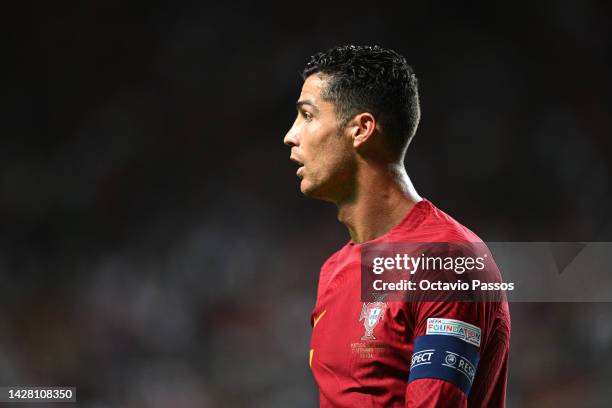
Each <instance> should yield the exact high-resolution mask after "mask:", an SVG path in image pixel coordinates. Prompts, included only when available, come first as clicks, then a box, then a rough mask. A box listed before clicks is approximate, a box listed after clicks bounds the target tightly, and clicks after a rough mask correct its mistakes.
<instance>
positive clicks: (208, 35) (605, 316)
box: [0, 0, 612, 408]
mask: <svg viewBox="0 0 612 408" xmlns="http://www.w3.org/2000/svg"><path fill="white" fill-rule="evenodd" d="M425 3H428V2H419V3H418V4H409V3H407V2H406V4H403V5H402V6H401V7H402V8H401V9H391V8H388V7H387V6H376V5H374V4H373V3H372V4H369V6H367V7H366V5H364V7H366V8H363V9H361V8H360V7H361V5H359V4H357V3H353V4H352V5H344V6H339V5H338V6H334V5H332V4H328V5H326V6H325V7H323V6H321V5H314V4H305V5H303V6H302V5H300V7H299V9H296V7H297V4H292V3H289V4H287V5H285V6H280V7H281V8H280V9H276V10H274V11H272V10H266V9H265V8H264V7H263V6H262V5H257V4H249V3H240V2H225V3H223V2H221V3H217V4H214V5H210V4H207V3H206V2H195V1H193V2H173V3H172V4H173V5H172V7H170V6H167V5H164V4H161V3H159V2H153V3H148V5H147V7H146V8H142V7H141V6H140V5H139V6H136V5H127V4H124V2H119V1H116V0H114V1H95V0H93V1H87V2H74V4H72V5H70V6H68V5H58V4H56V3H42V2H41V4H40V5H38V6H36V7H33V8H32V7H30V6H31V5H28V6H27V8H26V6H25V5H24V6H23V9H22V10H19V11H18V14H17V15H16V17H15V18H14V19H13V21H12V24H13V26H12V29H11V36H10V39H11V41H12V43H13V45H15V47H14V49H11V50H10V51H9V50H7V51H5V58H6V59H5V61H7V62H8V65H7V66H8V68H9V70H10V75H9V76H7V77H6V79H8V83H7V85H6V86H5V87H4V91H3V98H2V101H3V120H2V125H1V126H2V137H1V138H0V157H1V160H0V166H1V173H0V214H1V220H2V221H1V223H0V225H1V226H0V228H1V231H2V233H1V234H0V240H1V245H0V273H1V275H0V276H1V278H2V286H1V289H0V291H1V292H0V302H1V307H0V385H73V386H76V387H77V397H78V400H79V406H81V407H92V408H103V407H220V406H223V407H243V406H248V407H312V406H316V405H317V401H318V397H317V390H316V386H315V384H314V382H313V380H312V377H311V374H310V371H309V367H308V349H309V339H310V324H309V317H310V312H311V309H312V307H313V305H314V300H315V290H316V283H317V278H318V270H319V266H320V265H321V263H322V262H323V261H324V260H325V258H326V257H327V256H328V255H330V254H331V253H332V252H333V251H335V250H336V249H338V248H340V247H341V246H342V245H343V244H344V243H345V242H346V241H347V240H348V234H347V233H346V231H345V230H344V227H343V226H342V225H341V224H339V223H338V222H337V221H336V215H335V209H334V208H333V206H332V205H329V204H326V203H320V202H316V201H312V200H308V199H305V198H303V197H302V196H301V194H300V193H299V190H298V182H297V179H296V178H295V170H296V167H295V165H294V164H293V163H291V162H290V161H289V150H288V149H287V148H286V147H285V146H283V145H282V138H283V136H284V134H285V132H286V131H287V129H288V128H289V127H290V125H291V123H292V122H293V119H294V115H295V107H294V106H295V101H296V98H297V96H298V95H299V90H300V87H301V77H300V72H301V69H302V67H303V64H304V63H305V61H306V60H307V59H308V57H309V56H310V55H311V54H312V53H314V52H316V51H319V50H322V49H326V48H329V47H331V46H334V45H338V44H346V43H359V44H380V45H383V46H386V47H390V48H393V49H395V50H397V51H398V52H400V53H402V54H404V55H405V56H406V57H407V59H408V61H409V63H410V64H411V65H412V66H413V67H414V68H415V70H416V72H417V76H418V77H419V80H420V91H421V103H422V121H421V125H420V128H419V130H418V133H417V136H416V137H415V139H414V140H413V143H412V145H411V147H410V149H409V153H408V157H407V160H406V165H407V169H408V173H409V174H410V176H411V177H412V179H413V181H414V183H415V185H416V187H417V190H418V191H419V192H420V193H421V194H422V195H423V196H425V197H427V198H428V199H429V200H431V201H432V202H434V204H436V205H438V206H439V207H440V208H442V209H443V210H445V211H447V212H448V213H450V214H451V215H453V216H454V217H455V218H457V219H458V220H459V221H460V222H462V223H464V224H465V225H467V226H469V227H470V228H471V229H472V230H474V231H475V232H476V233H477V234H479V235H480V236H481V237H482V238H483V239H485V240H487V241H612V220H611V219H610V208H611V206H612V203H611V198H612V191H611V190H610V185H611V183H610V165H609V157H610V156H609V153H610V146H611V142H610V134H611V130H612V123H611V118H612V116H611V114H610V112H611V111H612V103H611V102H612V101H611V97H612V80H611V77H610V71H611V69H612V60H611V58H612V53H611V50H612V47H611V45H612V44H610V39H611V38H612V33H611V32H610V25H609V24H608V23H607V21H608V18H609V16H610V13H609V12H608V10H605V9H603V8H602V7H601V6H597V5H596V3H595V2H590V1H584V2H575V4H574V2H569V1H561V2H546V3H544V2H541V3H532V4H528V3H525V4H524V5H522V6H521V5H518V4H514V3H513V4H512V7H510V6H509V5H507V6H505V7H504V8H501V9H499V10H495V7H498V6H495V5H491V6H490V7H487V8H482V7H479V6H475V5H473V4H472V5H471V6H465V5H458V4H455V5H448V6H446V7H438V8H434V7H433V6H428V5H426V4H425ZM296 10H297V11H296ZM511 311H512V318H513V321H512V325H513V331H512V343H511V357H510V358H511V365H510V373H509V389H508V405H509V407H543V406H555V407H563V406H572V407H573V406H589V407H590V406H593V407H595V406H606V403H609V402H610V401H612V391H611V390H610V388H609V387H607V386H608V385H609V384H610V383H611V380H612V378H611V377H612V375H611V374H610V370H609V369H607V366H608V365H609V363H610V362H612V359H611V357H610V356H611V355H612V317H611V316H612V314H611V313H610V312H612V305H610V304H607V303H603V304H602V303H568V304H551V303H530V304H518V303H517V304H512V305H511ZM346 318H347V319H351V318H355V319H357V316H346ZM20 406H27V405H23V404H22V405H20ZM608 406H609V405H608Z"/></svg>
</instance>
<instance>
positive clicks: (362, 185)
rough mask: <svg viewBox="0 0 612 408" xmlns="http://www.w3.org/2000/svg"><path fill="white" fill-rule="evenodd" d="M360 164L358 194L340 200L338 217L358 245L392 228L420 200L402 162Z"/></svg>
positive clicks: (357, 184) (356, 192) (357, 181)
mask: <svg viewBox="0 0 612 408" xmlns="http://www.w3.org/2000/svg"><path fill="white" fill-rule="evenodd" d="M360 167H361V169H360V170H358V172H357V178H356V191H355V194H353V195H352V196H351V198H350V199H348V200H346V201H344V202H340V203H337V206H338V220H339V221H340V222H341V223H343V224H344V225H345V226H346V227H347V228H348V231H349V234H350V235H351V239H352V240H353V242H355V243H358V244H359V243H363V242H366V241H370V240H373V239H376V238H378V237H380V236H381V235H384V234H385V233H387V232H388V231H390V230H391V229H392V228H393V227H395V226H396V225H397V224H399V222H400V221H401V220H402V219H403V218H404V217H405V216H406V214H407V213H408V211H410V210H411V209H412V207H414V205H415V204H416V203H417V202H419V201H421V197H419V195H418V194H417V192H416V190H415V189H414V186H413V185H412V182H411V181H410V178H409V177H408V174H407V173H406V169H405V168H404V165H403V163H401V162H400V163H394V164H385V165H380V164H374V163H363V165H362V166H360Z"/></svg>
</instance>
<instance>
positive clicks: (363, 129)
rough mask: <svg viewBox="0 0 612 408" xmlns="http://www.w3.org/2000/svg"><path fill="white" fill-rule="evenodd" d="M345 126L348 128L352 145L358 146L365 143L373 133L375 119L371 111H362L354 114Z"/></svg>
mask: <svg viewBox="0 0 612 408" xmlns="http://www.w3.org/2000/svg"><path fill="white" fill-rule="evenodd" d="M347 127H348V128H349V129H350V132H351V137H352V138H353V147H355V148H359V147H361V146H363V145H364V143H367V142H368V141H369V140H370V139H371V137H372V135H373V134H374V131H375V130H376V119H375V118H374V115H372V114H371V113H369V112H363V113H360V114H358V115H355V117H354V118H353V119H351V121H350V122H349V124H348V126H347Z"/></svg>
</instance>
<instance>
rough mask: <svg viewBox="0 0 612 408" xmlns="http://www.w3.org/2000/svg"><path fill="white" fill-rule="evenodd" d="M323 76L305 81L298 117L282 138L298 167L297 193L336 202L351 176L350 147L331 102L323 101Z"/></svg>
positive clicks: (349, 141)
mask: <svg viewBox="0 0 612 408" xmlns="http://www.w3.org/2000/svg"><path fill="white" fill-rule="evenodd" d="M326 86H327V80H326V77H325V76H324V75H319V74H314V75H311V76H309V77H308V78H306V80H305V81H304V84H303V86H302V92H301V94H300V97H299V99H298V102H297V111H298V113H297V118H296V119H295V122H294V123H293V126H292V127H291V129H289V131H288V132H287V134H286V135H285V138H284V143H285V144H286V145H287V146H290V147H291V160H293V161H294V162H296V163H297V164H298V165H299V166H300V167H299V168H298V170H297V176H298V177H299V178H300V179H301V182H300V190H301V191H302V193H303V194H304V195H306V196H309V197H312V198H318V199H322V200H327V201H335V199H336V198H337V197H338V195H339V194H341V193H342V191H343V190H345V189H347V188H348V187H349V185H348V184H349V182H350V180H351V179H352V176H353V173H354V170H353V169H354V159H353V147H352V141H351V138H350V136H349V135H348V134H347V133H346V132H345V129H339V128H338V118H337V116H336V112H335V110H334V105H333V103H332V102H330V101H327V100H324V99H323V98H322V96H321V94H322V91H324V90H325V87H326Z"/></svg>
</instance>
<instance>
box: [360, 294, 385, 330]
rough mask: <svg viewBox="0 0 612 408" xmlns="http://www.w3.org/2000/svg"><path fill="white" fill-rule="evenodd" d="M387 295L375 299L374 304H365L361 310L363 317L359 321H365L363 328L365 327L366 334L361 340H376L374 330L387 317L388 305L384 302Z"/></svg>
mask: <svg viewBox="0 0 612 408" xmlns="http://www.w3.org/2000/svg"><path fill="white" fill-rule="evenodd" d="M386 296H387V295H386V294H384V295H378V296H376V297H375V301H374V302H368V303H366V302H364V303H363V307H362V308H361V315H359V321H362V320H363V327H365V334H364V335H363V336H361V340H376V337H374V329H375V328H376V326H377V325H378V322H380V321H381V320H382V319H383V318H384V317H385V310H386V309H387V304H386V303H385V302H383V299H384V298H385V297H386Z"/></svg>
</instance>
